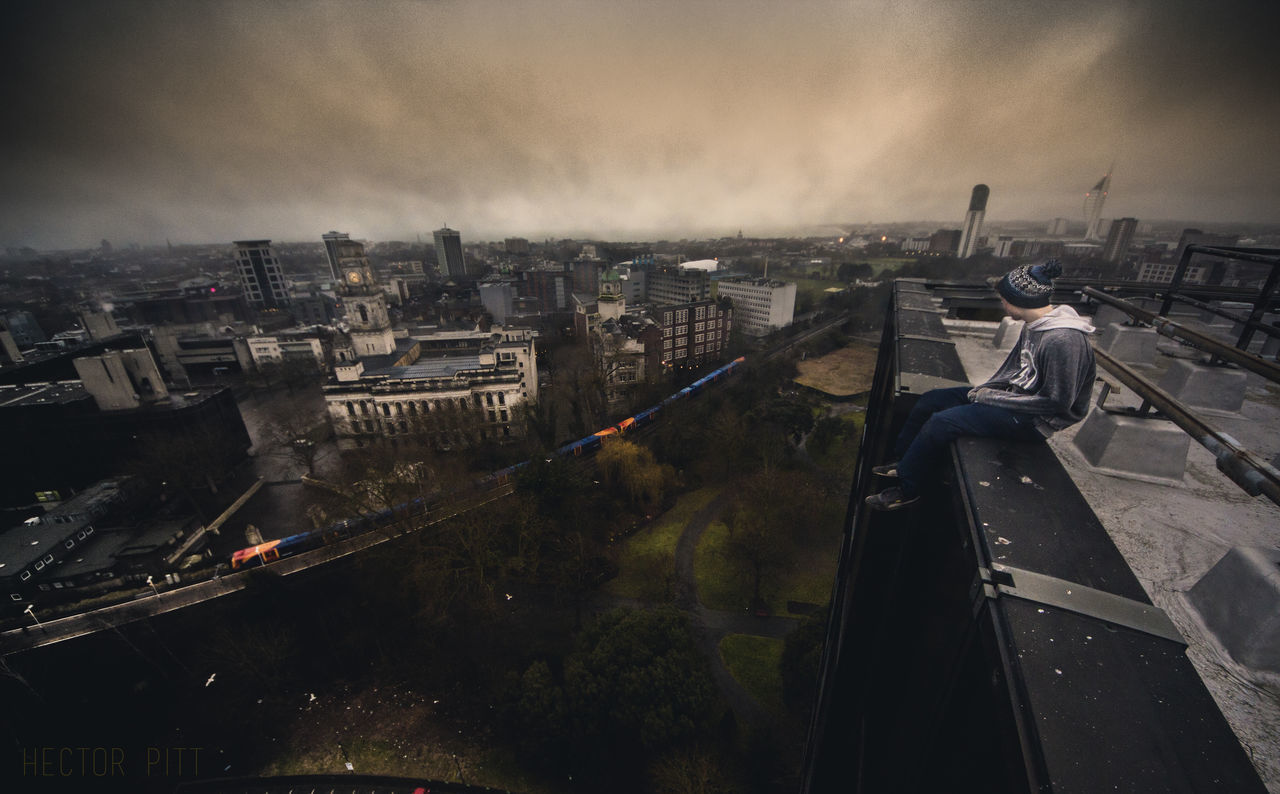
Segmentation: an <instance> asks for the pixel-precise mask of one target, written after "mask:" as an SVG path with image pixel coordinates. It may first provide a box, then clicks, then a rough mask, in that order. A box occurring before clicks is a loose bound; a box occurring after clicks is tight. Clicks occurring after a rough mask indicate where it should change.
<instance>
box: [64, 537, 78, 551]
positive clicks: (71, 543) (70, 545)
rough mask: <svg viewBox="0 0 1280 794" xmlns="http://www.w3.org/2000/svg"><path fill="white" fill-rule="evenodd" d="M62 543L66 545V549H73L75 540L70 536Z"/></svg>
mask: <svg viewBox="0 0 1280 794" xmlns="http://www.w3.org/2000/svg"><path fill="white" fill-rule="evenodd" d="M62 545H63V546H66V547H67V548H68V549H74V548H75V547H76V542H75V540H73V539H72V538H67V542H66V543H63V544H62Z"/></svg>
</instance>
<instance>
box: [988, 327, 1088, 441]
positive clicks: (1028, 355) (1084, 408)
mask: <svg viewBox="0 0 1280 794" xmlns="http://www.w3.org/2000/svg"><path fill="white" fill-rule="evenodd" d="M1093 332H1094V327H1093V326H1092V325H1090V324H1089V322H1088V321H1087V320H1085V319H1084V318H1083V317H1081V316H1080V315H1079V314H1076V311H1075V309H1072V308H1071V307H1070V306H1055V307H1054V309H1053V311H1051V312H1049V313H1048V314H1046V315H1045V316H1044V317H1041V318H1040V319H1038V320H1035V321H1033V322H1030V323H1028V324H1027V325H1026V327H1024V328H1023V329H1022V335H1021V336H1019V337H1018V344H1016V345H1014V346H1013V350H1010V351H1009V356H1008V358H1006V359H1005V360H1004V363H1003V364H1001V365H1000V369H998V370H996V373H995V374H994V375H992V376H991V378H990V380H988V381H987V382H986V383H983V384H981V385H979V386H978V387H977V388H975V389H973V390H971V391H970V392H969V400H970V401H972V402H976V403H982V404H983V405H994V406H998V407H1000V408H1005V409H1007V410H1010V411H1018V412H1020V413H1029V414H1035V424H1036V429H1037V430H1039V431H1040V432H1041V434H1043V435H1044V436H1046V437H1048V436H1051V435H1053V433H1054V432H1055V431H1058V430H1061V429H1063V428H1064V427H1070V426H1071V425H1073V424H1075V423H1076V422H1079V421H1080V420H1081V419H1083V418H1084V417H1085V414H1086V413H1088V411H1089V399H1090V397H1091V396H1092V395H1093V381H1094V379H1095V378H1096V377H1097V371H1096V369H1095V365H1094V362H1093V347H1092V346H1091V345H1090V344H1089V339H1088V334H1091V333H1093Z"/></svg>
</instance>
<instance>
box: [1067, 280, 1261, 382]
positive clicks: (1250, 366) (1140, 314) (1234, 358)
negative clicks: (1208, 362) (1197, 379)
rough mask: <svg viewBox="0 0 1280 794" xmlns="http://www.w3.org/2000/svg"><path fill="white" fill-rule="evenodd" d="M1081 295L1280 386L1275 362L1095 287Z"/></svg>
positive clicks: (1088, 288) (1087, 289)
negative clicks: (1112, 307)
mask: <svg viewBox="0 0 1280 794" xmlns="http://www.w3.org/2000/svg"><path fill="white" fill-rule="evenodd" d="M1081 292H1083V293H1084V294H1085V295H1088V296H1089V297H1091V298H1096V299H1098V300H1100V301H1102V302H1103V303H1106V304H1109V305H1111V306H1115V307H1116V308H1117V309H1120V310H1121V311H1123V312H1125V313H1126V314H1128V315H1129V316H1131V317H1136V318H1137V319H1139V320H1141V321H1142V322H1144V323H1149V324H1150V325H1151V326H1152V327H1153V328H1155V329H1156V332H1157V333H1159V334H1161V335H1162V336H1167V337H1169V338H1170V339H1179V340H1185V341H1187V342H1190V343H1191V344H1193V345H1194V346H1196V347H1198V348H1200V349H1201V350H1203V351H1205V352H1206V353H1211V354H1213V355H1216V356H1218V357H1219V358H1222V359H1225V360H1227V361H1230V362H1232V363H1233V364H1239V365H1240V366H1241V367H1244V368H1245V369H1247V370H1249V371H1250V372H1256V373H1258V374H1259V375H1261V376H1263V377H1264V378H1266V379H1268V380H1270V381H1272V382H1275V383H1280V364H1273V363H1272V362H1270V361H1267V360H1266V359H1263V358H1259V357H1258V356H1255V355H1253V354H1252V353H1249V352H1246V351H1244V350H1238V349H1236V348H1234V347H1232V346H1231V345H1228V344H1224V343H1222V342H1219V341H1218V340H1217V339H1214V338H1213V337H1211V336H1205V335H1204V334H1202V333H1200V332H1199V331H1193V330H1191V329H1190V328H1187V327H1186V326H1185V325H1181V324H1179V323H1175V322H1174V321H1173V320H1170V319H1169V318H1167V317H1161V316H1160V315H1158V314H1156V313H1155V312H1151V311H1147V310H1146V309H1143V308H1141V307H1139V306H1134V305H1133V304H1131V303H1129V302H1128V301H1126V300H1122V299H1120V298H1115V297H1112V296H1111V295H1108V294H1107V293H1105V292H1103V291H1101V290H1098V289H1095V288H1093V287H1085V288H1084V289H1083V290H1081Z"/></svg>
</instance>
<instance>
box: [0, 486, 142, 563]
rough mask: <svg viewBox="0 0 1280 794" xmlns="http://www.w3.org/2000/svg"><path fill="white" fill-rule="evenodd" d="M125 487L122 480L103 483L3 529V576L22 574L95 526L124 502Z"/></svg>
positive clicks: (0, 541)
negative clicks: (47, 555) (68, 538)
mask: <svg viewBox="0 0 1280 794" xmlns="http://www.w3.org/2000/svg"><path fill="white" fill-rule="evenodd" d="M122 485H123V479H122V478H112V479H109V480H103V481H102V482H99V483H95V484H94V485H92V486H90V487H89V488H86V489H85V490H83V491H81V492H80V493H78V494H76V495H75V496H74V497H72V498H70V499H67V500H66V501H64V502H62V503H60V504H56V505H54V507H53V508H52V509H50V510H49V511H48V512H46V513H45V514H44V515H41V516H35V517H33V518H30V519H27V520H26V521H24V522H23V523H21V524H19V525H17V526H13V527H6V528H3V529H0V576H8V575H13V574H16V573H18V572H19V571H21V570H23V569H24V568H26V567H27V566H28V565H29V564H31V563H32V562H33V561H35V560H37V559H39V558H40V557H41V556H43V555H45V554H48V553H49V552H50V551H52V550H53V549H54V548H55V547H57V546H59V545H60V544H62V543H63V542H64V541H65V540H66V539H67V537H68V536H71V535H75V534H77V533H78V532H79V531H81V530H82V529H84V527H86V526H88V525H89V524H91V523H93V520H94V519H95V518H96V517H97V516H100V515H103V514H105V513H106V512H107V511H108V510H109V508H110V507H111V506H112V505H113V504H115V503H116V502H117V501H118V500H119V499H120V497H121V487H122Z"/></svg>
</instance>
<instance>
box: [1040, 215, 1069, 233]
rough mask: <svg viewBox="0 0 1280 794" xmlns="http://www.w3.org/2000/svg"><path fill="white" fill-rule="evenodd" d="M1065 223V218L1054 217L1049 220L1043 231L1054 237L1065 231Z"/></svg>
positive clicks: (1066, 222)
mask: <svg viewBox="0 0 1280 794" xmlns="http://www.w3.org/2000/svg"><path fill="white" fill-rule="evenodd" d="M1067 225H1068V221H1067V219H1066V218H1054V219H1053V220H1051V221H1049V227H1048V228H1047V229H1046V230H1045V231H1046V232H1047V233H1048V234H1052V235H1054V236H1055V237H1061V236H1063V235H1065V234H1066V233H1067Z"/></svg>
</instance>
